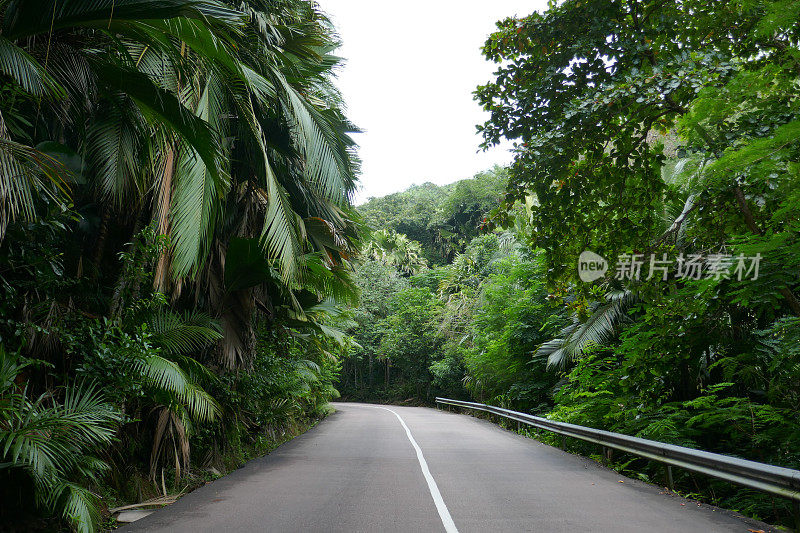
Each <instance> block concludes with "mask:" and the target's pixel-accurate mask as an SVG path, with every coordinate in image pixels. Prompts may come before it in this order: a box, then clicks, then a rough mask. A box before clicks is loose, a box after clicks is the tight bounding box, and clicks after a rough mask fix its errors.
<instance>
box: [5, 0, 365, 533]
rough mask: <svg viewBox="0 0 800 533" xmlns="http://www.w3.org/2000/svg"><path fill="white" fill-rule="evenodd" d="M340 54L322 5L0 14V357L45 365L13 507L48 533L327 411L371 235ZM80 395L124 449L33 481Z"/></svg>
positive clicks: (12, 387) (9, 404)
mask: <svg viewBox="0 0 800 533" xmlns="http://www.w3.org/2000/svg"><path fill="white" fill-rule="evenodd" d="M42 13H48V14H49V15H48V17H47V19H48V20H47V23H46V24H44V23H42V17H41V14H42ZM45 44H46V46H45ZM338 45H339V39H338V37H337V35H336V34H335V30H334V28H333V25H332V24H331V23H330V21H329V20H328V18H327V17H326V16H325V15H324V14H323V13H322V12H320V11H319V9H318V7H317V6H316V4H314V3H312V2H307V1H305V0H280V1H278V2H260V1H244V2H227V1H224V0H204V1H202V2H196V1H193V0H144V1H139V0H137V1H123V0H117V1H105V0H98V1H93V2H79V1H66V2H52V1H49V0H36V1H31V2H18V1H0V346H4V347H5V348H6V349H8V350H9V351H10V352H13V353H15V354H17V353H19V354H21V355H20V356H21V357H22V358H23V359H20V360H30V361H33V362H35V363H36V364H31V365H30V366H27V367H26V368H25V369H24V370H23V371H21V372H18V373H17V374H15V378H14V379H15V382H14V383H11V382H9V383H6V384H5V385H4V386H3V389H2V390H0V398H1V399H0V413H1V414H0V431H2V432H4V433H2V440H3V443H2V446H3V447H4V446H5V443H6V442H10V443H12V444H10V445H9V446H10V447H6V448H5V450H4V451H3V454H4V456H3V458H2V459H0V463H2V465H3V466H2V469H5V470H9V471H10V470H14V472H13V473H10V474H8V476H10V477H9V479H6V478H4V479H3V481H4V483H3V484H2V485H1V486H2V487H3V491H4V492H3V494H2V497H3V501H4V502H5V501H14V502H18V503H20V505H19V506H18V508H19V510H20V514H21V515H27V514H35V513H33V512H34V511H38V512H40V514H41V513H45V514H48V513H49V514H50V515H52V514H53V513H56V515H58V516H61V515H63V517H62V519H60V520H58V519H52V518H50V519H48V520H49V521H48V522H47V523H46V524H44V525H42V524H33V525H31V527H32V528H33V527H38V526H41V527H44V528H48V529H53V530H55V529H59V528H63V527H65V526H70V527H73V528H79V529H81V530H93V529H96V528H97V527H98V525H99V524H100V517H99V514H98V498H97V496H95V494H103V495H104V496H107V497H108V498H110V499H116V498H124V499H128V500H129V501H128V502H125V503H129V502H130V500H133V501H134V502H136V501H141V500H142V499H146V498H147V497H148V496H152V495H154V493H155V492H168V491H175V492H179V491H183V490H185V488H186V487H187V486H191V485H192V484H194V483H196V477H195V476H196V474H197V470H198V467H203V466H208V465H209V464H210V463H214V461H215V460H216V461H217V462H216V463H215V464H217V466H218V467H219V468H220V469H222V468H223V467H224V466H232V465H229V464H221V462H220V461H222V459H220V456H224V457H229V456H231V454H232V455H237V454H239V452H241V451H242V450H250V452H252V451H253V450H256V451H259V452H266V451H267V450H268V449H269V446H271V445H274V444H275V443H277V442H281V441H282V440H284V439H285V438H286V437H287V436H289V435H296V434H297V433H298V431H299V430H300V429H301V428H304V427H307V426H308V425H309V424H311V423H312V422H313V420H315V419H316V418H317V417H321V416H324V415H325V414H327V412H328V411H329V409H328V408H327V407H326V405H327V401H328V400H329V399H331V398H333V397H335V396H336V395H337V394H338V393H337V391H336V390H335V388H334V387H333V385H332V383H333V381H334V380H335V378H336V376H337V374H338V372H339V363H338V362H337V358H338V357H339V356H340V355H341V353H342V351H343V350H344V349H346V347H348V346H350V340H349V338H348V336H347V335H346V334H345V333H344V332H343V329H344V328H347V327H348V325H349V324H350V318H349V316H348V315H347V314H346V313H345V312H344V306H346V305H348V304H352V303H354V302H355V301H356V299H357V297H358V294H357V291H356V288H355V285H354V283H353V281H352V279H351V270H352V269H351V266H350V261H351V260H352V258H353V257H354V256H355V255H356V254H357V251H358V246H359V234H360V227H359V221H358V220H359V217H358V216H357V214H356V213H354V211H353V209H352V206H351V198H352V194H353V192H354V190H355V187H356V175H357V171H358V158H357V156H356V154H355V152H354V149H355V143H354V142H353V140H352V139H351V137H350V133H352V132H354V131H357V129H356V128H355V126H353V125H352V124H351V123H350V122H349V121H348V120H347V118H346V117H345V115H344V113H343V110H342V107H343V105H342V99H341V96H340V95H339V93H338V91H337V89H336V87H335V86H334V85H333V72H334V69H335V67H336V65H337V64H339V62H340V61H341V60H340V58H338V57H336V56H334V55H333V51H334V49H335V48H336V47H337V46H338ZM76 376H77V378H78V383H84V382H85V383H93V385H92V387H88V386H85V387H83V386H76V385H74V384H75V383H76ZM262 377H263V380H262V379H261V378H262ZM9 379H10V378H9ZM15 383H18V384H19V385H17V384H15ZM100 395H102V398H103V400H102V401H101V400H100V398H101V396H100ZM78 397H85V398H86V400H85V402H86V405H89V404H92V405H95V406H96V407H97V412H91V413H87V414H86V416H85V422H86V427H87V428H89V430H91V428H92V427H95V426H96V425H97V424H100V425H101V426H102V427H103V428H104V429H108V431H107V434H106V433H104V434H103V438H102V439H101V438H99V437H98V438H96V439H95V440H91V439H88V438H83V436H82V435H78V434H77V433H76V435H75V437H74V439H73V440H74V443H72V444H71V445H70V446H71V447H69V446H67V445H66V444H64V443H61V442H60V440H58V439H53V445H55V446H61V448H59V449H58V450H56V451H54V452H53V453H50V452H48V450H46V449H44V448H42V450H43V451H42V452H41V454H40V456H39V457H40V459H41V457H44V458H49V459H52V461H53V464H52V465H48V464H45V465H44V466H43V467H41V468H40V467H39V466H41V465H36V468H33V466H30V465H28V463H26V461H27V462H31V461H33V460H34V459H35V457H36V456H35V454H34V452H35V451H36V450H34V448H32V447H31V446H28V445H27V444H24V443H25V442H26V441H25V440H24V439H26V438H28V437H30V436H31V435H34V434H37V433H36V431H38V430H36V429H35V428H34V429H32V430H31V431H30V432H26V431H27V430H26V429H25V424H27V423H28V422H30V420H33V419H35V418H36V417H40V418H41V419H42V420H45V418H47V417H49V418H47V420H48V421H47V424H51V426H52V428H51V427H49V426H48V427H47V428H44V429H42V432H43V433H41V434H42V435H44V434H45V433H46V432H47V431H50V430H51V429H52V431H53V432H60V433H59V435H58V438H59V439H60V438H61V437H60V435H62V434H63V435H67V434H68V433H69V431H72V430H73V429H74V428H73V426H71V425H70V424H71V422H70V421H69V420H66V421H65V420H63V418H64V416H67V415H68V414H69V413H68V411H69V412H71V411H70V410H75V409H78V408H82V407H80V405H83V404H80V402H79V401H78V400H76V399H75V398H78ZM98 406H104V408H105V407H108V409H109V412H112V411H113V413H114V417H116V418H114V424H113V428H110V426H109V428H107V427H106V426H107V424H106V422H107V421H108V420H106V419H103V418H102V416H101V415H102V413H100V411H99V409H100V407H98ZM58 409H61V410H60V411H58ZM65 413H66V414H65ZM56 415H58V416H56ZM62 415H63V416H62ZM31 417H32V418H31ZM58 417H61V418H60V419H59V418H58ZM92 417H94V418H92ZM29 419H30V420H29ZM251 421H255V422H253V423H251ZM6 422H7V423H6ZM43 423H44V422H43ZM104 424H105V425H104ZM82 431H83V430H82ZM87 431H88V430H87ZM6 432H12V433H13V434H12V433H6ZM9 435H10V436H9ZM70 435H71V434H70ZM112 437H113V438H112ZM20 439H22V440H20ZM14 443H23V444H19V445H17V444H14ZM37 445H38V444H37ZM15 446H16V448H15ZM26 446H27V447H26ZM3 447H0V450H3ZM234 448H235V450H234ZM19 450H22V451H19ZM31 450H33V451H31ZM18 451H19V453H18ZM40 451H41V450H40ZM99 451H102V452H103V457H104V459H105V460H107V461H108V463H110V466H111V468H106V467H105V466H104V465H103V464H101V462H100V461H98V460H97V459H96V458H97V457H98V453H99ZM22 452H24V453H22ZM250 452H248V454H249V453H250ZM37 453H38V452H37ZM60 453H67V454H68V455H69V457H68V458H67V460H66V462H64V461H65V459H63V458H60V457H58V454H60ZM6 454H10V455H8V456H6ZM248 454H243V455H242V454H239V455H241V456H242V457H244V455H248ZM40 459H37V460H40ZM57 461H60V464H61V465H62V466H59V464H56V463H57ZM26 465H28V466H26ZM29 466H30V468H29ZM31 468H33V471H35V472H36V475H35V476H31V475H28V474H27V473H26V472H28V470H31ZM59 468H61V470H59ZM23 471H24V472H23ZM20 472H22V473H20ZM172 473H174V476H172V475H170V474H172ZM0 475H3V476H5V475H6V472H5V471H4V472H2V473H0ZM6 481H9V482H8V483H6ZM29 501H30V502H32V501H39V502H40V503H41V505H39V509H33V508H32V507H33V506H31V505H25V504H24V502H29ZM2 507H3V509H2V512H5V511H6V509H5V507H6V506H2ZM3 518H4V523H5V516H4V517H3ZM17 518H19V519H20V520H21V522H20V523H22V524H25V525H23V526H21V527H22V529H25V528H26V527H27V524H28V522H27V521H28V520H29V519H30V517H29V516H21V517H17ZM104 518H105V519H106V520H107V519H108V517H104Z"/></svg>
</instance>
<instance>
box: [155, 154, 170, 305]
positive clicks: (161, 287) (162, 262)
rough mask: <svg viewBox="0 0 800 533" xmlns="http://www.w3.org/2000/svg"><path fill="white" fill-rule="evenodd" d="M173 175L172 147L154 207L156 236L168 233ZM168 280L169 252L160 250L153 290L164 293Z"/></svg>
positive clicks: (167, 157)
mask: <svg viewBox="0 0 800 533" xmlns="http://www.w3.org/2000/svg"><path fill="white" fill-rule="evenodd" d="M174 174H175V150H174V148H173V147H172V146H170V147H169V149H168V150H167V156H166V161H165V163H164V175H163V179H162V180H161V186H160V187H159V190H158V197H157V199H156V205H155V215H156V220H157V221H158V229H157V232H156V234H157V235H167V234H168V233H169V208H170V204H171V203H172V177H173V175H174ZM168 278H169V250H162V251H161V255H160V256H159V258H158V263H157V264H156V270H155V275H154V276H153V288H154V289H155V290H157V291H159V292H166V290H167V281H168Z"/></svg>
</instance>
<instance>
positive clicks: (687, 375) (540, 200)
mask: <svg viewBox="0 0 800 533" xmlns="http://www.w3.org/2000/svg"><path fill="white" fill-rule="evenodd" d="M799 9H800V7H799V5H798V3H797V2H791V1H783V0H757V1H750V0H741V1H731V2H708V1H702V0H696V1H695V0H685V1H683V0H682V1H680V2H663V1H659V0H621V1H620V0H592V1H585V0H566V1H564V2H558V3H556V2H553V3H551V4H550V6H549V7H548V9H546V10H544V11H543V12H541V13H532V14H530V15H529V16H525V17H519V18H508V19H506V20H503V21H500V22H498V25H497V31H496V32H494V33H493V34H492V35H490V36H489V38H488V39H487V41H486V44H485V46H484V48H483V53H484V55H485V57H486V58H487V59H489V60H491V61H494V62H495V63H496V65H497V70H496V72H495V74H494V76H493V78H492V79H491V80H490V81H489V82H488V83H486V84H484V85H482V86H480V87H478V88H477V89H476V91H475V98H476V100H477V101H478V102H479V103H480V105H481V106H482V107H483V108H484V109H485V110H486V111H487V112H488V116H489V119H488V120H487V121H486V123H485V124H483V125H481V126H480V127H479V130H480V132H481V133H482V135H483V138H484V145H485V146H486V147H490V146H493V145H495V144H498V143H500V142H501V141H504V140H506V141H510V142H512V143H513V146H514V148H513V153H514V161H513V163H512V164H511V165H510V166H509V168H508V169H507V170H504V171H503V174H504V179H505V180H507V184H504V187H503V189H502V190H501V191H496V190H494V191H493V194H495V197H494V199H493V201H487V202H485V203H479V202H478V203H472V204H469V203H468V202H462V201H452V202H450V201H448V200H443V199H442V196H443V195H442V194H438V195H436V194H431V191H430V189H432V187H430V186H422V187H414V188H411V189H409V190H407V191H405V192H403V193H399V194H397V195H392V196H390V197H387V198H386V199H375V200H372V201H370V202H368V203H367V204H365V205H363V206H359V210H360V211H361V212H362V213H363V214H364V218H365V220H366V221H367V223H369V224H371V225H372V226H373V228H376V229H381V228H385V227H387V225H388V224H390V223H392V222H391V221H392V220H395V219H397V218H398V217H405V218H407V219H408V220H409V221H413V220H414V215H413V213H411V212H403V211H400V210H399V208H398V206H399V207H404V206H413V207H409V208H408V209H409V210H411V209H413V212H414V213H416V212H423V213H437V215H436V216H437V217H438V218H440V219H450V220H460V219H468V220H470V221H471V222H470V224H471V225H470V227H469V231H461V230H458V231H457V233H458V238H457V239H450V240H448V242H463V243H464V244H463V245H461V246H458V247H455V248H453V249H452V253H450V254H441V255H439V256H437V257H436V260H432V261H431V263H430V264H431V265H432V268H429V269H427V270H421V271H420V272H418V273H416V274H413V275H411V276H408V275H407V273H403V272H402V271H399V270H397V269H395V270H396V274H395V275H394V276H390V275H388V274H387V273H386V271H387V269H389V268H390V267H391V265H386V264H383V265H380V264H376V263H375V262H367V263H364V264H363V265H361V266H360V267H359V269H358V272H357V276H356V280H357V283H358V284H359V286H361V287H362V290H363V292H364V296H363V300H362V301H363V302H364V303H363V305H362V307H361V308H359V311H358V312H357V314H356V319H355V320H356V321H357V322H358V323H359V324H360V326H359V327H357V328H354V329H352V330H351V333H352V335H353V337H354V338H355V340H356V341H357V343H358V346H355V345H354V346H351V347H350V349H349V351H348V357H347V358H346V359H345V361H344V363H343V366H344V368H345V369H346V372H344V373H343V374H342V378H341V379H342V382H341V386H340V389H341V390H342V392H343V394H344V395H345V396H347V397H353V398H364V399H375V400H381V401H385V400H393V401H398V402H407V401H419V402H428V403H429V402H432V400H433V398H434V396H436V395H440V396H450V397H459V398H465V399H467V398H472V399H475V400H479V401H484V402H487V403H492V404H495V405H500V406H504V407H509V408H514V409H518V410H524V411H528V412H533V413H535V414H539V415H543V416H548V417H551V418H554V419H558V420H564V421H568V422H573V423H577V424H582V425H587V426H592V427H596V428H601V429H606V430H611V431H617V432H622V433H626V434H629V435H635V436H640V437H645V438H649V439H654V440H659V441H663V442H669V443H674V444H679V445H682V446H690V447H695V448H700V449H704V450H709V451H714V452H720V453H725V454H729V455H735V456H739V457H745V458H748V459H753V460H757V461H761V462H766V463H771V464H775V465H781V466H786V467H791V468H798V467H800V453H799V452H800V449H798V447H797V445H796V443H797V442H798V441H800V425H798V423H797V420H798V415H800V412H799V411H798V408H799V407H800V401H798V399H799V398H800V396H798V392H799V391H798V387H797V384H798V383H800V359H799V358H798V356H800V353H799V352H798V349H797V341H798V338H800V305H798V294H800V225H798V220H800V196H799V195H798V193H799V192H800V172H799V170H800V166H799V165H798V162H799V161H800V141H799V139H800V137H799V136H798V135H797V133H798V131H800V130H798V127H800V107H798V106H799V105H800V98H799V96H800V68H798V66H799V65H800V62H799V61H798V60H799V59H800V23H798V20H800V18H798V15H800V11H798V10H799ZM480 179H481V176H479V177H477V178H475V179H473V180H466V181H462V182H460V184H458V185H454V186H451V188H450V191H454V190H456V189H461V190H467V189H468V188H469V187H470V186H471V184H473V183H474V182H475V180H480ZM394 198H398V199H400V198H402V203H401V202H400V201H399V200H395V199H394ZM469 205H474V206H478V207H477V209H478V211H479V214H478V215H477V216H472V214H471V213H472V212H471V211H470V207H469ZM484 217H485V221H484ZM426 226H427V230H426V233H422V234H421V233H418V232H416V227H417V225H415V226H413V227H412V226H410V225H409V224H408V223H406V222H405V221H398V222H396V223H394V224H393V225H392V226H389V227H391V228H392V229H393V230H395V231H397V232H400V233H404V232H405V233H406V235H407V236H408V237H409V238H411V239H415V240H418V241H419V243H420V246H422V247H423V249H424V250H427V249H430V250H434V249H435V248H434V247H433V246H431V245H429V244H428V242H431V241H432V242H433V243H435V242H438V241H437V240H436V239H437V237H434V235H435V230H434V229H433V225H432V224H431V223H430V222H426ZM406 230H407V231H406ZM429 240H430V241H429ZM429 246H430V248H429ZM584 252H592V253H593V254H594V255H593V256H589V257H596V256H600V259H605V260H606V262H607V263H606V266H605V268H604V269H602V271H601V270H600V269H599V267H598V269H599V270H598V272H599V274H598V275H596V276H591V277H590V278H587V277H586V276H584V277H581V271H580V270H579V265H580V264H581V262H582V261H584V259H582V254H583V253H584ZM583 257H584V258H585V257H586V256H583ZM378 280H380V282H378ZM387 296H388V297H387ZM359 313H360V314H359ZM411 331H414V332H416V334H411V333H410V332H411ZM538 437H539V438H541V439H544V440H548V439H549V438H551V437H548V436H547V435H546V434H544V435H539V436H538ZM568 444H569V447H570V448H571V449H572V450H574V451H577V452H581V453H586V454H589V455H595V456H596V457H598V459H599V458H600V456H599V455H597V454H599V450H596V449H595V448H594V447H593V446H591V445H588V444H581V443H578V442H573V443H568ZM604 459H608V457H605V458H604ZM612 461H613V462H614V464H615V465H616V467H617V468H620V469H622V470H624V471H627V472H629V473H631V474H632V475H635V476H638V477H640V478H642V479H644V480H647V481H652V482H655V483H660V484H661V483H663V484H666V478H665V473H664V470H663V467H660V466H658V465H656V464H653V463H650V462H648V461H646V460H643V459H637V458H635V457H632V456H627V455H625V454H622V455H618V456H616V457H613V458H612ZM675 483H676V487H677V489H678V490H679V491H682V492H683V493H685V494H689V495H692V496H694V497H697V498H700V499H705V500H706V501H712V502H714V503H717V504H719V505H722V506H724V507H728V508H733V509H737V510H740V511H743V512H745V513H748V514H750V515H752V516H756V517H759V518H762V519H766V520H771V521H775V522H783V523H785V524H787V525H790V524H792V523H793V519H792V517H791V516H792V511H791V509H790V506H789V504H788V503H787V502H786V501H783V500H781V499H777V498H773V497H771V496H766V495H763V494H759V493H757V492H755V491H751V490H748V489H741V488H736V487H734V486H732V485H730V484H728V483H724V482H719V481H714V480H712V479H709V478H705V477H703V476H700V475H695V474H691V473H688V472H682V473H680V474H679V475H678V476H677V477H676V479H675Z"/></svg>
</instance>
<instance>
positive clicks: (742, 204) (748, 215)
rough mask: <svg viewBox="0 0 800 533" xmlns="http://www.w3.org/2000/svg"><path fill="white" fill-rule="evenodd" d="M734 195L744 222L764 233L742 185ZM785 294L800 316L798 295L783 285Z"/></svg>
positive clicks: (758, 233) (783, 293) (781, 289)
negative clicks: (748, 202) (757, 222)
mask: <svg viewBox="0 0 800 533" xmlns="http://www.w3.org/2000/svg"><path fill="white" fill-rule="evenodd" d="M733 192H734V196H736V202H737V203H738V204H739V209H741V211H742V216H743V217H744V223H745V224H746V225H747V227H748V228H749V229H750V231H752V232H753V233H755V234H756V235H763V234H764V232H763V231H761V228H760V227H758V224H756V219H755V217H754V216H753V212H752V211H750V206H749V205H748V204H747V199H746V198H745V197H744V191H743V190H742V188H741V187H740V186H738V185H737V186H736V188H735V189H734V191H733ZM778 291H779V292H780V293H781V296H783V299H784V300H786V303H788V304H789V308H790V309H791V310H792V312H793V313H794V314H795V315H796V316H800V301H798V300H797V297H795V295H794V294H793V293H792V291H791V290H789V287H781V288H780V289H778Z"/></svg>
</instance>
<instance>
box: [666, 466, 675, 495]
mask: <svg viewBox="0 0 800 533" xmlns="http://www.w3.org/2000/svg"><path fill="white" fill-rule="evenodd" d="M667 486H668V487H669V490H673V491H674V490H675V480H674V479H673V478H672V465H667Z"/></svg>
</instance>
